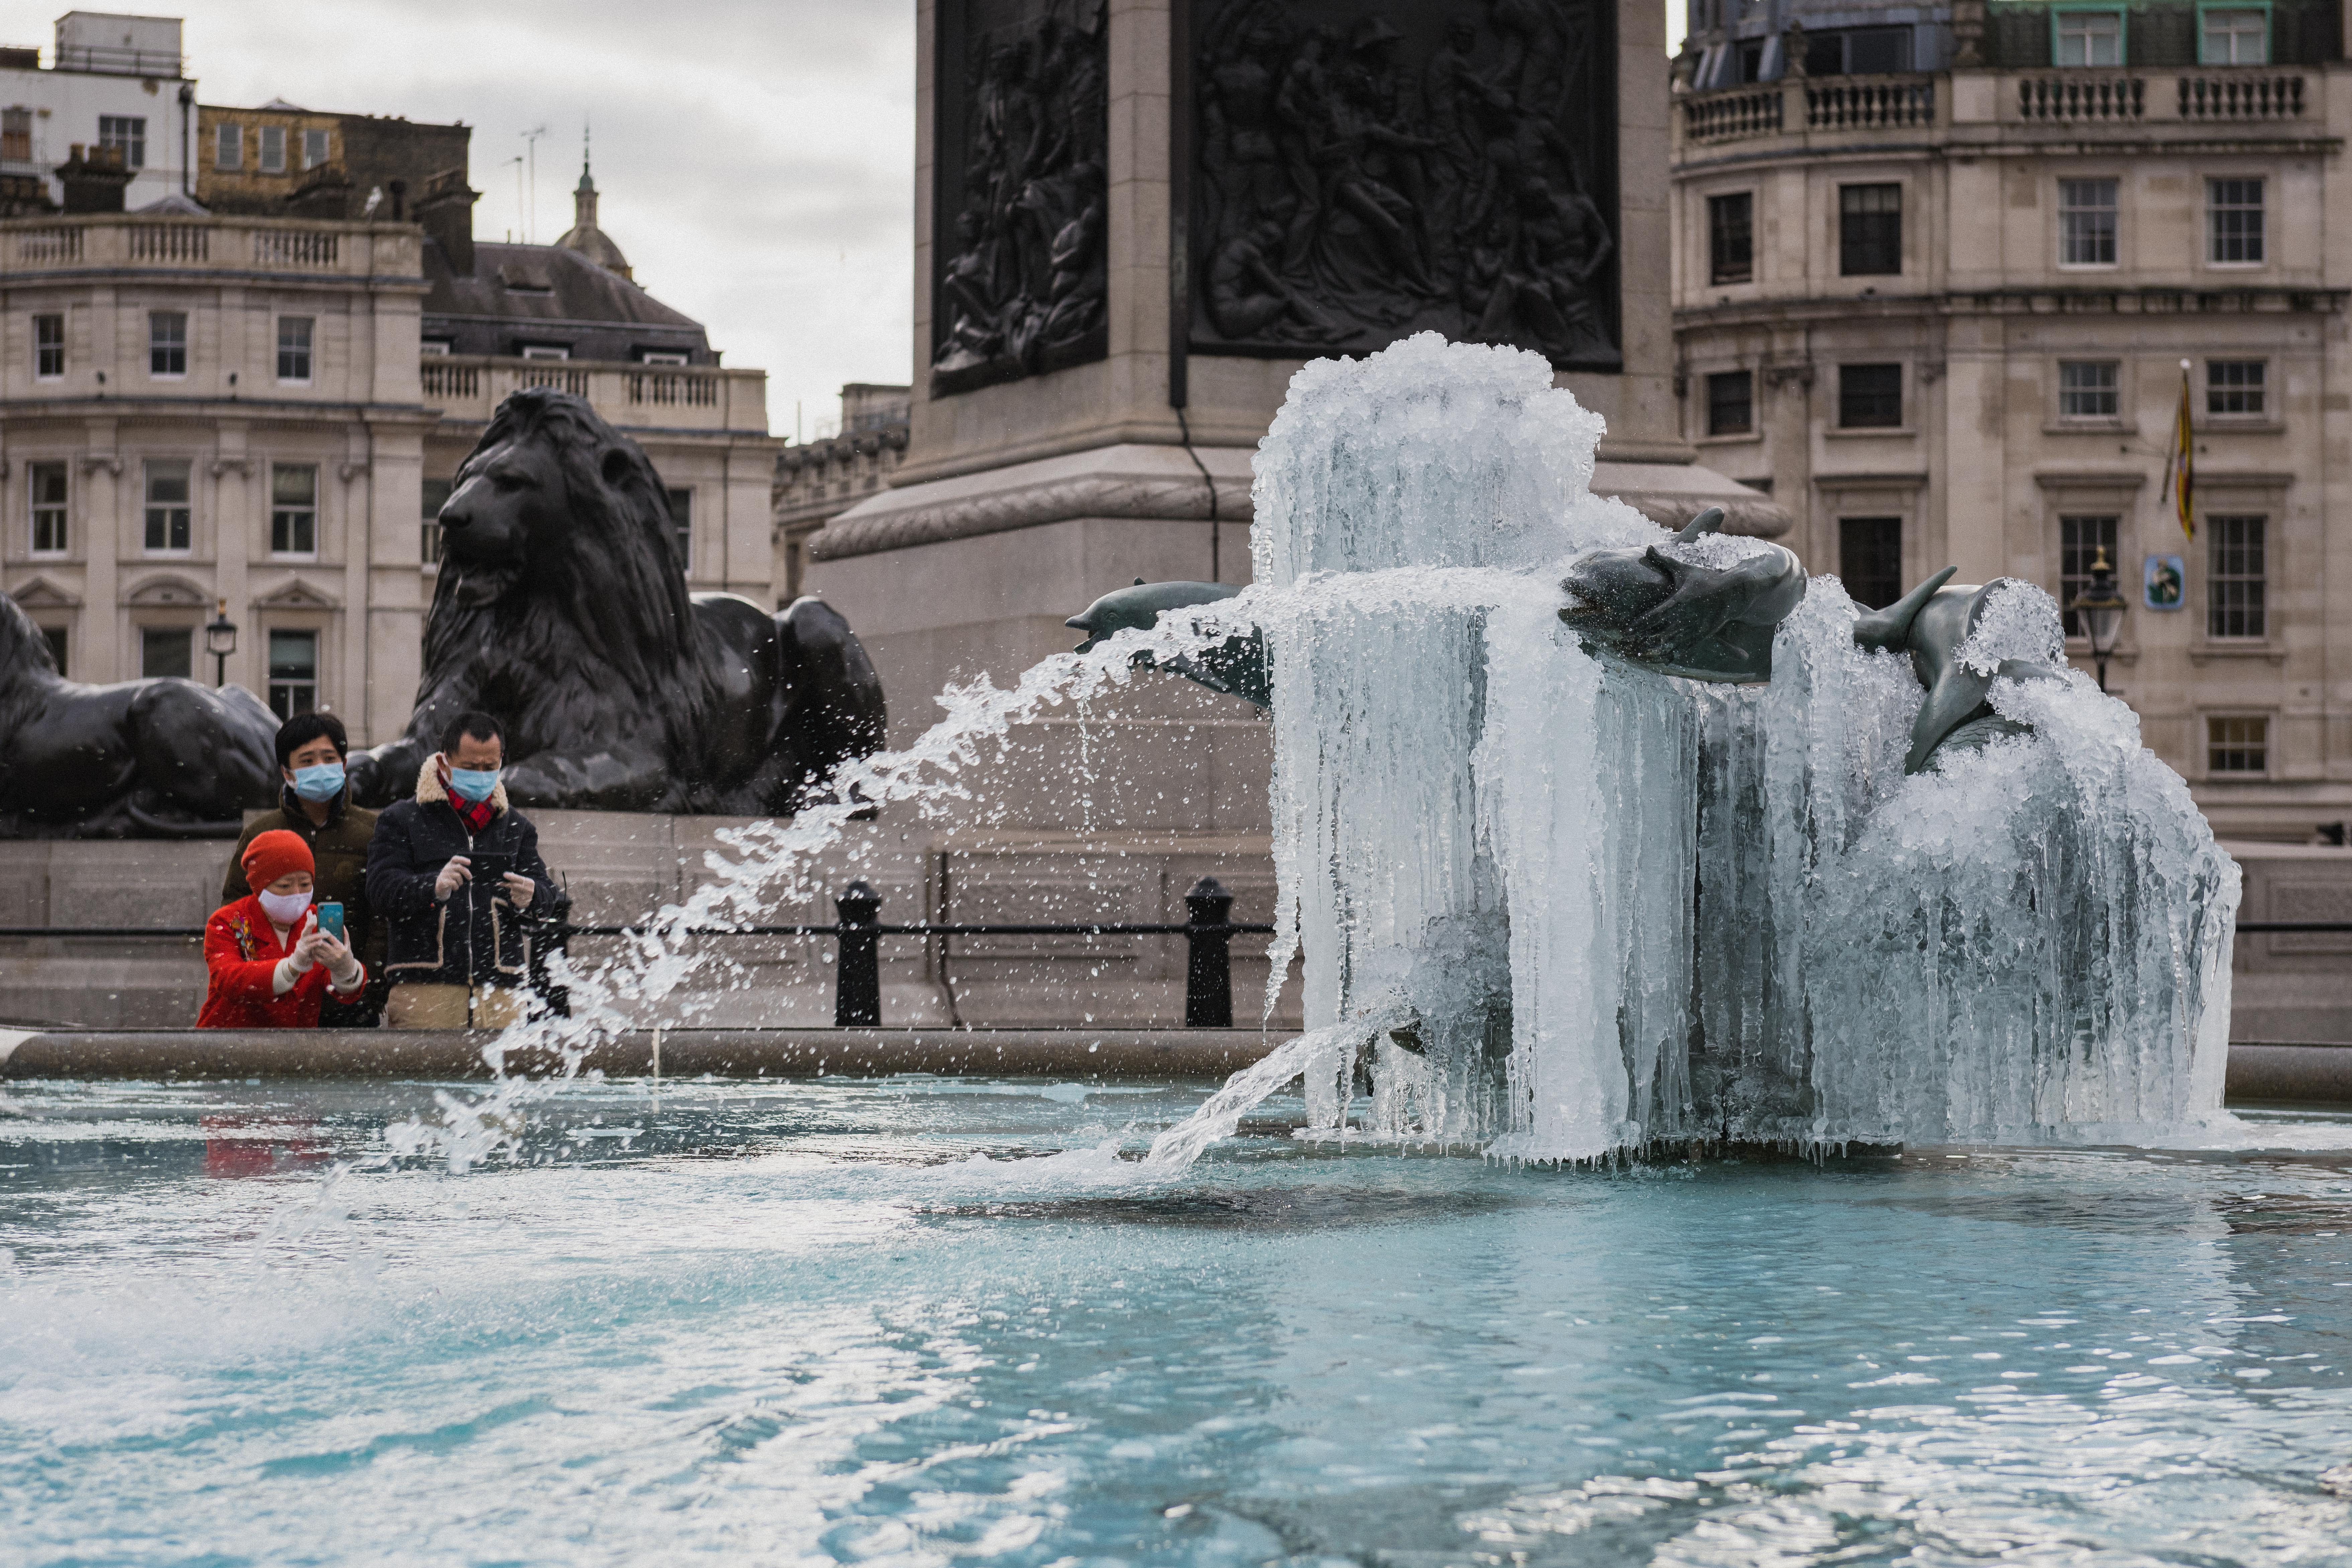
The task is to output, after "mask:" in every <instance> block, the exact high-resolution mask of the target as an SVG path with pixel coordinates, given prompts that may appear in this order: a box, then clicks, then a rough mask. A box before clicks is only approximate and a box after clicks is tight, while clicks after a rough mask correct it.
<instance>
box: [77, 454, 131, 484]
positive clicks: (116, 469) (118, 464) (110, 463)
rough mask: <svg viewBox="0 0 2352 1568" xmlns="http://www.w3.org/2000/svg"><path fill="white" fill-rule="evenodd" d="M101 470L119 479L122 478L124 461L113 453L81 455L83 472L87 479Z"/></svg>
mask: <svg viewBox="0 0 2352 1568" xmlns="http://www.w3.org/2000/svg"><path fill="white" fill-rule="evenodd" d="M100 468H104V469H105V470H106V471H107V473H108V474H109V475H110V477H112V478H114V479H121V477H122V459H121V458H119V457H117V456H116V455H115V454H114V453H112V452H84V453H83V454H82V455H81V471H82V473H83V475H84V476H85V477H87V476H89V475H90V474H94V473H96V472H98V471H99V469H100Z"/></svg>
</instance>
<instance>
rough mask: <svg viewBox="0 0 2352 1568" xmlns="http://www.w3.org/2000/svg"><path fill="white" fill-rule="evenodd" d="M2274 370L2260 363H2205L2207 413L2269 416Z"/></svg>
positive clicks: (2216, 361)
mask: <svg viewBox="0 0 2352 1568" xmlns="http://www.w3.org/2000/svg"><path fill="white" fill-rule="evenodd" d="M2269 370H2270V366H2269V365H2267V364H2266V363H2263V361H2261V360H2258V359H2209V360H2207V361H2206V362H2205V412H2206V413H2208V414H2221V415H2241V416H2259V415H2261V414H2263V413H2265V412H2267V411H2268V410H2267V403H2268V398H2267V396H2266V394H2267V393H2268V391H2269V388H2268V387H2266V386H2265V385H2264V384H2263V383H2264V382H2265V381H2266V380H2267V379H2268V375H2269Z"/></svg>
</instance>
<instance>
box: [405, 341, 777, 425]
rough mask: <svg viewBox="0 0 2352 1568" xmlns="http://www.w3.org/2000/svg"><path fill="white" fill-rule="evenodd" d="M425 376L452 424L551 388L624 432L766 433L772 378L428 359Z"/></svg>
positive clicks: (705, 369)
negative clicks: (580, 400)
mask: <svg viewBox="0 0 2352 1568" xmlns="http://www.w3.org/2000/svg"><path fill="white" fill-rule="evenodd" d="M419 379H420V381H421V383H422V393H423V396H424V399H425V404H426V405H427V406H429V407H435V408H438V409H440V410H441V413H442V416H443V417H444V418H447V419H466V420H474V421H485V420H488V418H489V416H490V415H491V413H492V412H493V411H494V410H496V409H497V407H498V405H499V404H500V403H501V402H503V401H504V400H505V398H506V397H507V395H508V394H509V393H512V392H517V391H520V389H522V388H524V387H527V386H546V387H552V388H554V389H555V390H556V391H558V392H568V393H571V394H572V395H574V396H578V397H584V398H586V399H587V400H588V402H589V404H590V405H591V406H592V407H593V408H594V409H595V410H596V412H597V413H599V414H601V415H603V416H604V418H605V419H606V420H608V421H610V422H611V423H612V424H614V425H616V426H620V427H621V428H623V429H648V428H652V429H661V430H757V431H761V432H762V433H764V432H765V430H766V428H767V396H768V391H767V383H768V376H767V372H765V371H761V370H731V369H726V368H722V367H719V366H715V365H641V364H604V363H588V362H584V361H583V362H569V361H562V360H527V359H506V358H499V357H492V356H489V355H481V354H426V355H425V356H424V357H423V359H422V360H421V362H420V363H419Z"/></svg>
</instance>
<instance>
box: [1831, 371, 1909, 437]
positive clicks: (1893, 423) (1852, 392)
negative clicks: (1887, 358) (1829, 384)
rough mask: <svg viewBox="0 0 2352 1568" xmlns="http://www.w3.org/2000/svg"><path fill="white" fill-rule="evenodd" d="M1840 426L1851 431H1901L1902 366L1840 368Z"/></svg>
mask: <svg viewBox="0 0 2352 1568" xmlns="http://www.w3.org/2000/svg"><path fill="white" fill-rule="evenodd" d="M1838 424H1839V425H1840V426H1842V427H1843V428H1844V429H1848V430H1899V429H1901V428H1902V426H1903V367H1902V366H1901V365H1899V364H1842V365H1840V366H1838Z"/></svg>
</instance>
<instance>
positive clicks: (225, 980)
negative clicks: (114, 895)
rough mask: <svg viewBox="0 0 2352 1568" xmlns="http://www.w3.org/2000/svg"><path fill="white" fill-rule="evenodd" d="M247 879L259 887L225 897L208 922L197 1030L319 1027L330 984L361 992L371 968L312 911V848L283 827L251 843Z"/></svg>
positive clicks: (348, 994) (339, 992) (345, 992)
mask: <svg viewBox="0 0 2352 1568" xmlns="http://www.w3.org/2000/svg"><path fill="white" fill-rule="evenodd" d="M242 864H243V865H244V867H245V885H246V886H247V887H248V888H256V889H259V891H257V892H255V893H252V894H250V895H248V896H247V897H245V898H242V899H239V900H236V902H235V903H233V904H223V905H222V906H221V907H220V908H219V909H217V910H214V911H213V918H212V919H211V920H209V921H205V968H206V969H208V970H209V971H211V973H212V980H211V984H209V985H207V986H206V987H205V1007H204V1011H203V1012H201V1013H199V1014H197V1015H196V1027H197V1028H199V1029H315V1028H317V1027H318V1026H319V1009H320V1005H321V1004H322V1003H323V1002H324V1001H325V1000H326V997H327V994H328V992H329V990H330V989H332V991H333V993H334V995H335V997H336V999H337V1000H339V1001H349V1000H352V999H354V998H356V997H357V996H358V995H359V994H360V991H361V989H362V987H363V986H365V985H366V984H367V970H366V968H365V967H364V966H363V965H362V964H361V963H360V961H359V960H358V959H357V958H355V957H354V956H352V950H351V949H350V948H349V947H347V946H345V945H344V944H343V943H341V942H338V941H336V940H335V939H334V938H333V937H331V936H330V935H328V934H327V933H326V932H325V931H320V929H319V921H318V917H317V916H316V915H314V914H312V913H311V911H310V878H311V875H312V873H313V871H314V870H315V869H316V868H315V867H314V865H313V864H312V862H311V859H310V846H309V845H307V844H305V843H303V842H302V840H301V837H299V835H297V834H292V833H289V832H287V831H286V830H284V829H283V828H279V829H278V830H276V831H274V832H269V833H264V834H259V835H257V836H256V837H255V838H254V840H253V842H252V843H250V844H248V845H247V846H246V847H245V854H244V856H243V857H242Z"/></svg>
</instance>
